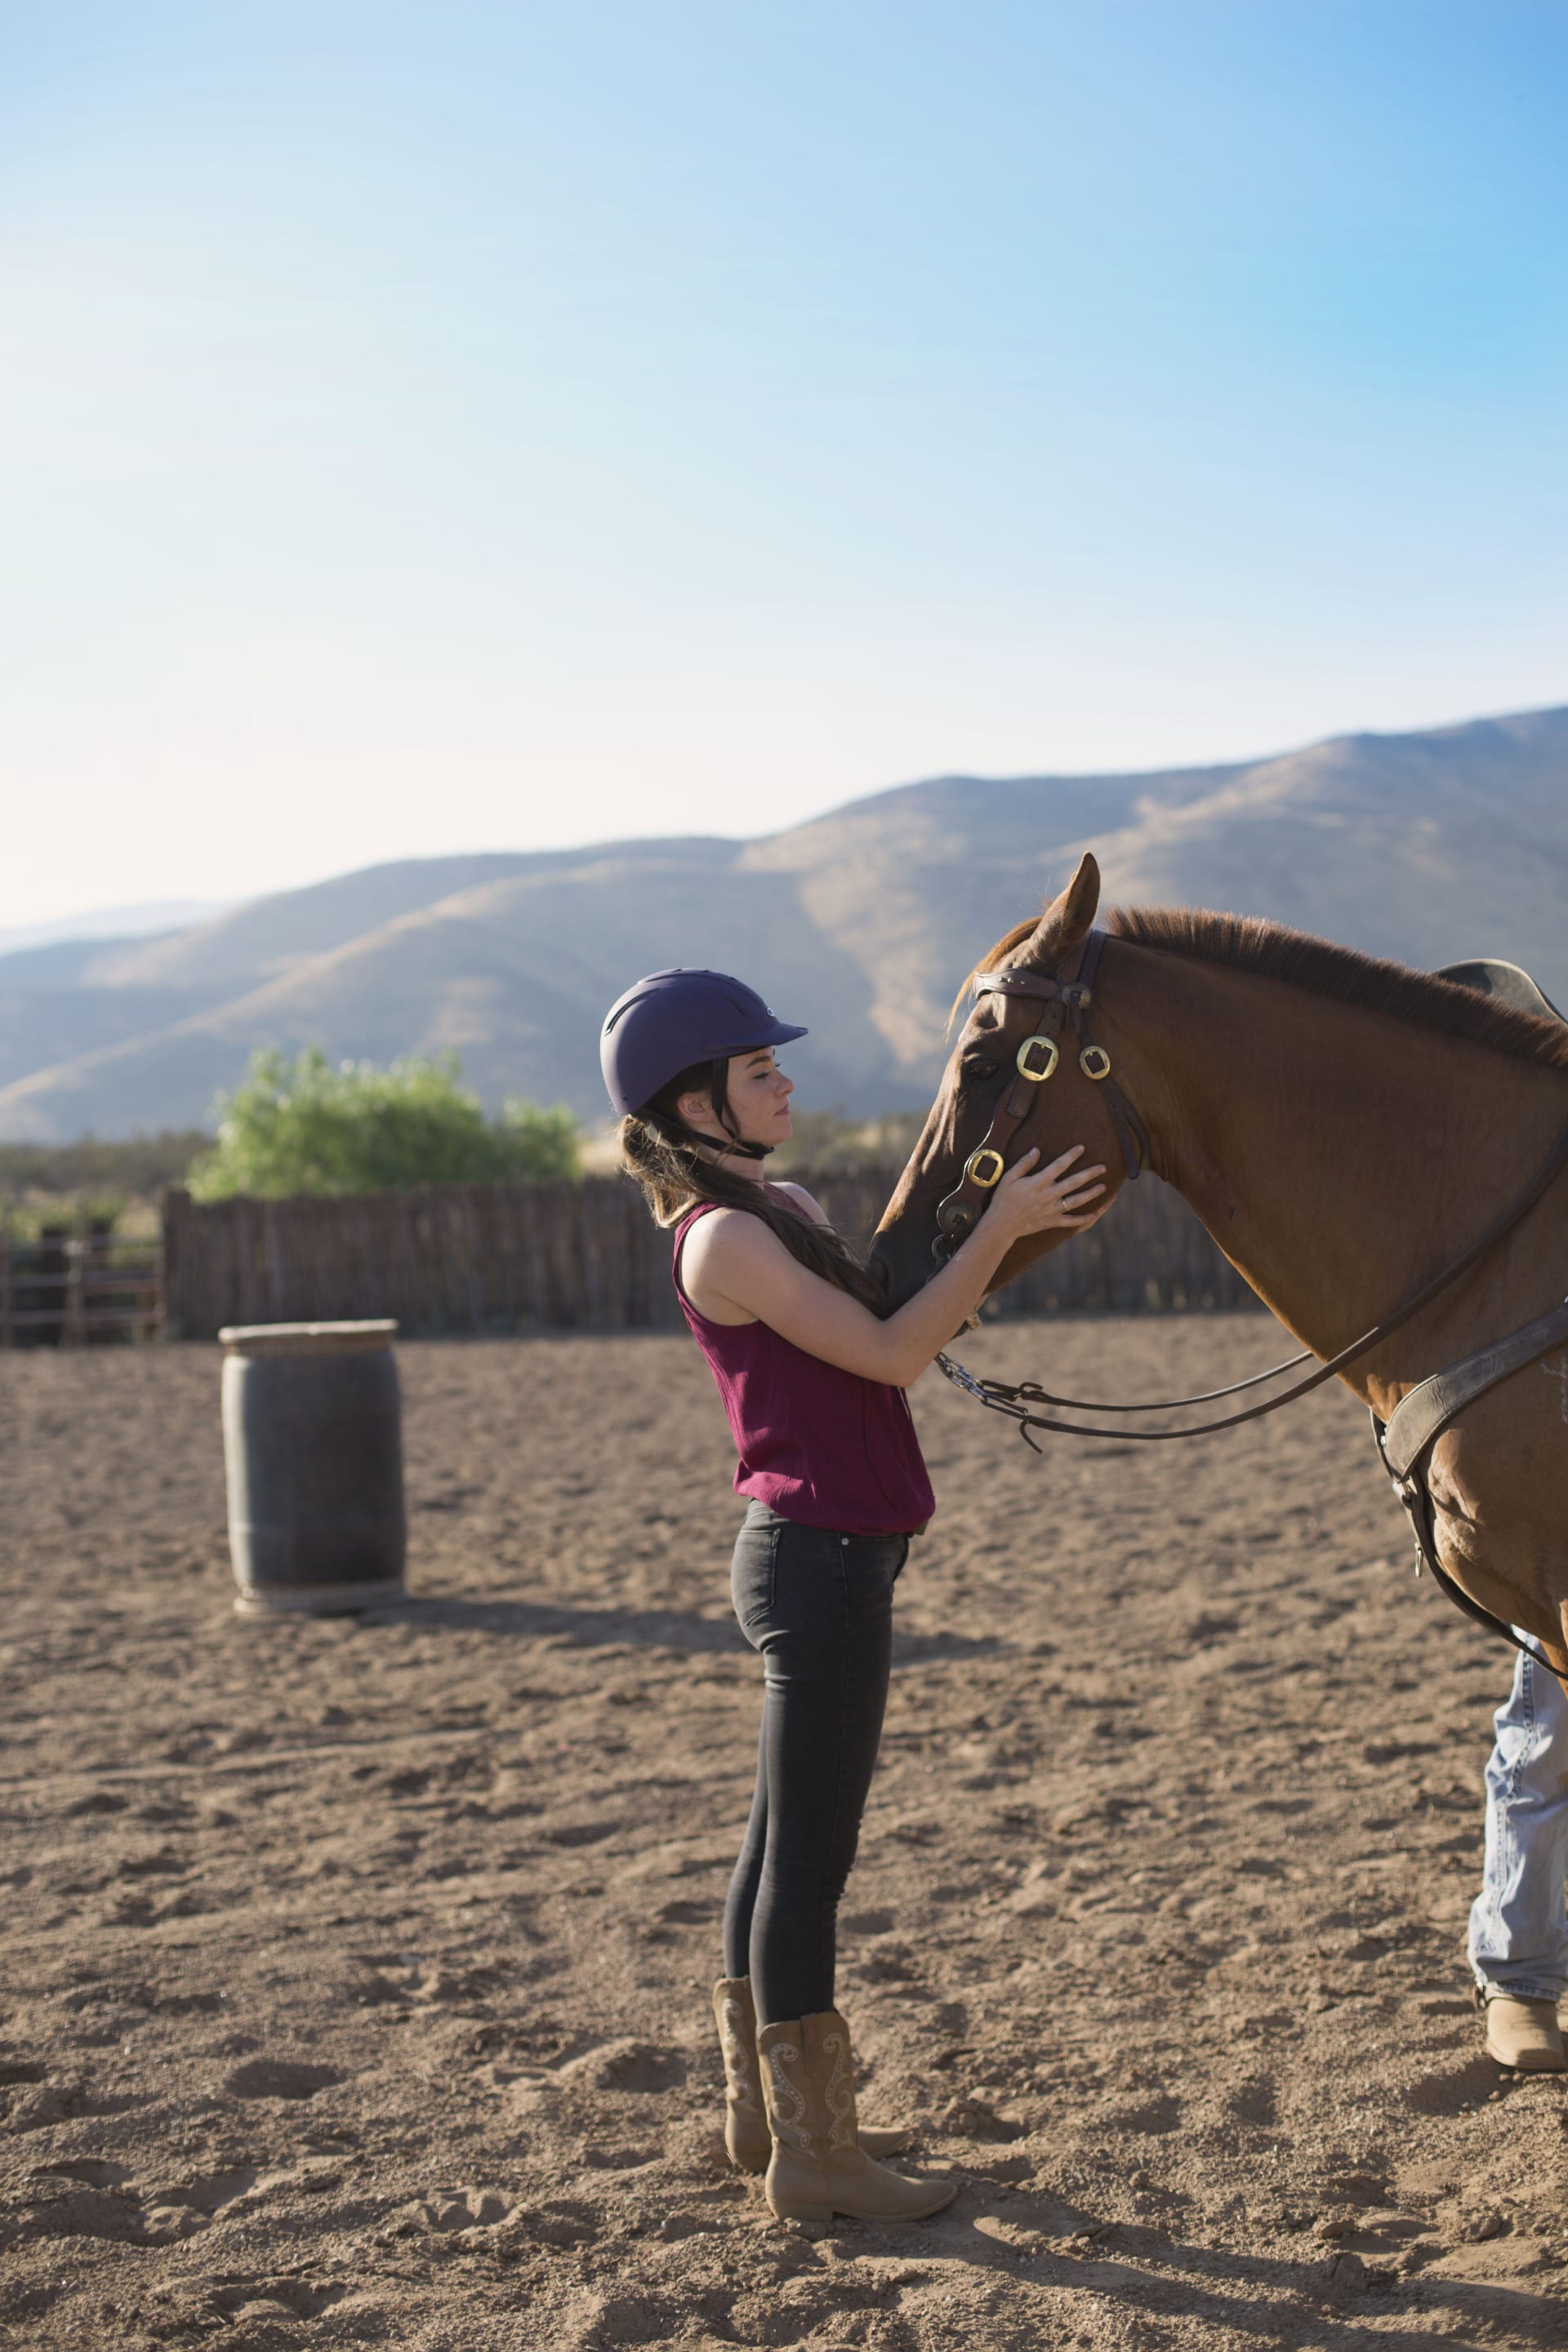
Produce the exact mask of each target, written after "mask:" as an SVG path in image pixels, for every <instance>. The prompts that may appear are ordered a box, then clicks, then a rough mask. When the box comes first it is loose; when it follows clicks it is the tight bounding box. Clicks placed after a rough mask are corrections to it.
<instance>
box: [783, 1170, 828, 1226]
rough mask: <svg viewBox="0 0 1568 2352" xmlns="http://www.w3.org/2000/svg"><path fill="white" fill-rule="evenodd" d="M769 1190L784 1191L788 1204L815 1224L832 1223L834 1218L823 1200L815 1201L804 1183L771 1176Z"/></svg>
mask: <svg viewBox="0 0 1568 2352" xmlns="http://www.w3.org/2000/svg"><path fill="white" fill-rule="evenodd" d="M768 1190H769V1192H782V1193H783V1194H784V1200H785V1201H786V1202H787V1203H788V1205H789V1206H790V1207H791V1208H792V1209H797V1210H798V1211H799V1212H800V1214H801V1215H802V1216H803V1217H806V1218H809V1220H810V1222H811V1223H813V1224H814V1225H827V1224H831V1223H832V1222H833V1220H832V1219H831V1217H829V1215H828V1213H827V1212H826V1209H825V1208H824V1207H823V1205H822V1203H821V1202H820V1201H814V1200H813V1199H812V1197H811V1194H810V1193H809V1192H807V1191H806V1189H805V1185H804V1184H786V1183H784V1181H782V1180H780V1179H778V1178H773V1177H770V1179H769V1180H768Z"/></svg>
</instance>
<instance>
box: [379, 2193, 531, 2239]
mask: <svg viewBox="0 0 1568 2352" xmlns="http://www.w3.org/2000/svg"><path fill="white" fill-rule="evenodd" d="M510 2210H511V2207H510V2203H509V2201H508V2200H507V2199H506V2198H504V2197H503V2196H502V2195H501V2193H500V2189H437V2192H436V2194H435V2195H434V2196H433V2197H421V2198H418V2199H416V2201H415V2202H414V2203H413V2204H412V2205H405V2207H404V2209H403V2218H404V2219H405V2220H406V2221H412V2222H413V2223H414V2224H415V2226H416V2228H417V2229H421V2230H490V2229H493V2228H494V2227H495V2225H496V2223H497V2222H498V2221H505V2220H506V2218H507V2215H508V2214H509V2213H510Z"/></svg>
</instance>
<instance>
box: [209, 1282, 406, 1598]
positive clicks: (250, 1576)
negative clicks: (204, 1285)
mask: <svg viewBox="0 0 1568 2352" xmlns="http://www.w3.org/2000/svg"><path fill="white" fill-rule="evenodd" d="M396 1336H397V1326H396V1324H395V1323H391V1322H386V1323H255V1324H243V1325H232V1324H231V1325H230V1326H228V1327H227V1328H226V1329H224V1330H222V1331H220V1332H219V1333H218V1339H219V1340H220V1341H221V1343H222V1346H223V1349H224V1366H223V1445H224V1461H225V1466H226V1472H227V1476H228V1544H229V1552H230V1556H231V1558H232V1559H233V1561H234V1580H235V1582H236V1584H237V1586H238V1588H239V1589H238V1591H237V1595H236V1599H235V1604H234V1605H235V1607H236V1608H237V1610H238V1611H239V1612H240V1614H241V1615H242V1616H247V1617H259V1616H270V1615H273V1614H274V1613H276V1612H279V1611H305V1612H314V1613H315V1614H317V1615H319V1616H330V1615H339V1614H342V1613H344V1612H352V1611H353V1610H356V1609H366V1608H370V1607H372V1606H373V1605H375V1604H377V1603H379V1602H382V1601H395V1600H398V1599H400V1598H401V1597H402V1594H403V1591H404V1584H403V1567H404V1559H405V1552H406V1549H407V1538H408V1527H407V1521H406V1518H405V1515H404V1508H403V1427H402V1410H401V1402H400V1398H399V1394H398V1385H397V1360H396V1358H395V1356H394V1354H393V1352H392V1342H393V1340H394V1339H395V1338H396Z"/></svg>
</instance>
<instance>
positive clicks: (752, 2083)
mask: <svg viewBox="0 0 1568 2352" xmlns="http://www.w3.org/2000/svg"><path fill="white" fill-rule="evenodd" d="M713 2015H714V2017H715V2018H716V2020H717V2021H718V2025H719V2046H720V2048H721V2050H722V2052H723V2053H724V2146H725V2147H726V2148H727V2149H728V2150H729V2152H730V2161H731V2164H732V2165H734V2166H735V2168H737V2170H738V2171H741V2172H765V2171H766V2170H767V2168H768V2158H769V2157H770V2156H771V2155H772V2154H773V2138H772V2136H771V2134H770V2133H769V2130H768V2117H767V2110H766V2108H765V2107H764V2106H763V2077H762V2071H761V2069H760V2067H759V2066H758V2063H757V2012H756V2010H755V2008H754V2007H753V2005H752V1979H751V1978H750V1977H721V1978H720V1979H719V1981H718V1983H717V1984H716V1985H715V1986H714V1988H713ZM909 2144H910V2136H909V2134H908V2132H902V2131H879V2130H878V2129H877V2127H876V2126H875V2125H873V2124H862V2125H861V2126H860V2145H861V2147H863V2148H864V2149H865V2151H866V2153H867V2155H868V2156H897V2155H898V2154H899V2152H900V2149H902V2148H906V2147H908V2146H909Z"/></svg>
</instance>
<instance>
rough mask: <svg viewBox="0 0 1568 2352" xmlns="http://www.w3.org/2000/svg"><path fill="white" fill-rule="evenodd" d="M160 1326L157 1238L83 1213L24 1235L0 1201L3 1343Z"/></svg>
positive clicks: (106, 1336)
mask: <svg viewBox="0 0 1568 2352" xmlns="http://www.w3.org/2000/svg"><path fill="white" fill-rule="evenodd" d="M162 1325H163V1280H162V1270H161V1266H160V1263H159V1248H158V1244H157V1243H156V1242H155V1241H153V1240H151V1239H147V1240H142V1239H138V1238H136V1237H135V1236H133V1235H126V1234H116V1233H115V1232H113V1231H112V1229H111V1227H110V1223H109V1222H108V1220H107V1219H104V1218H97V1217H92V1216H89V1215H87V1214H85V1213H81V1214H78V1215H77V1216H75V1217H74V1218H72V1219H70V1220H64V1219H62V1220H61V1222H60V1223H53V1224H46V1225H45V1226H44V1227H43V1228H42V1230H41V1231H39V1232H36V1233H29V1234H23V1233H21V1232H20V1231H18V1230H17V1228H16V1225H15V1223H14V1222H13V1220H12V1217H11V1214H10V1212H9V1210H8V1209H6V1208H5V1205H4V1204H0V1348H85V1347H98V1346H100V1345H102V1344H103V1343H104V1342H105V1341H106V1340H112V1339H155V1338H156V1337H157V1335H158V1333H159V1331H160V1329H161V1328H162Z"/></svg>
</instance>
